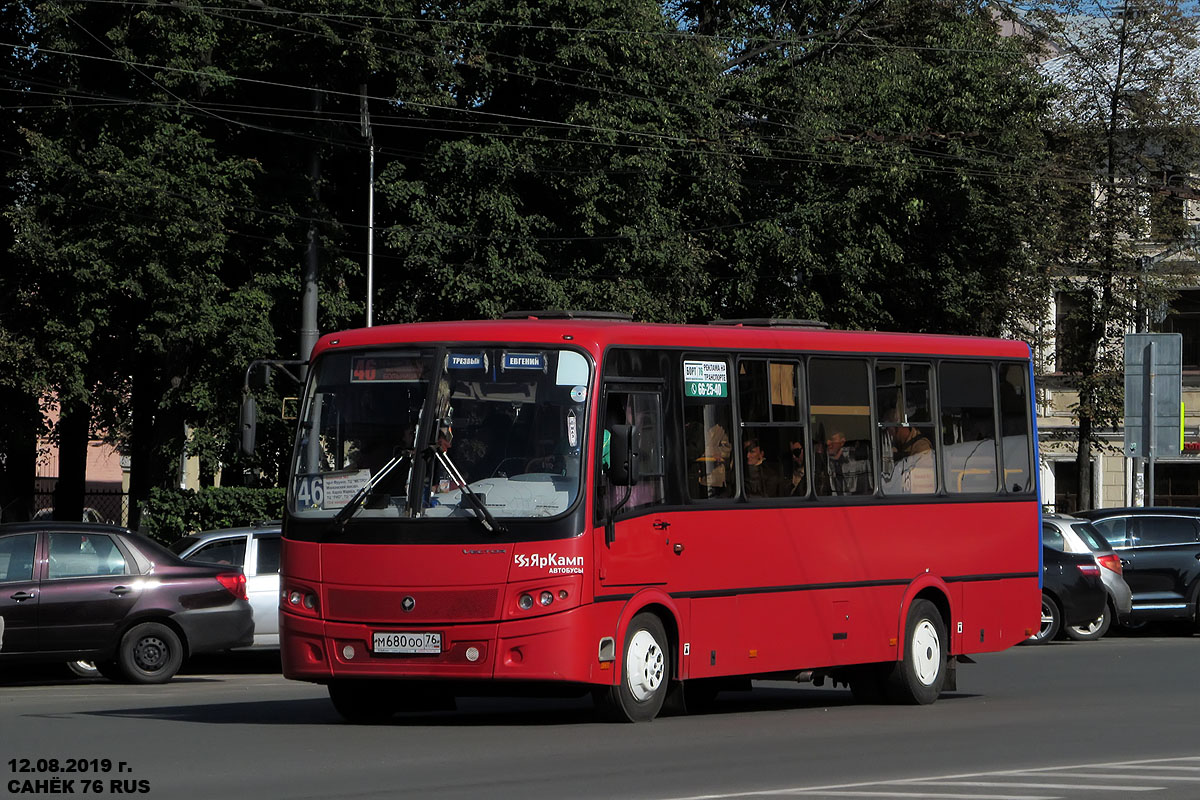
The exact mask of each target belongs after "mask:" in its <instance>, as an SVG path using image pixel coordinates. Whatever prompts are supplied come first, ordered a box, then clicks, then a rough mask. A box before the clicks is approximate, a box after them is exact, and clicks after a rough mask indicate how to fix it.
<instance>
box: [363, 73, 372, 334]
mask: <svg viewBox="0 0 1200 800" xmlns="http://www.w3.org/2000/svg"><path fill="white" fill-rule="evenodd" d="M359 96H360V97H361V103H360V106H359V107H360V109H361V112H362V135H363V138H364V139H366V140H367V150H368V151H369V152H370V154H371V155H370V165H371V166H370V173H369V179H368V181H367V327H368V328H369V327H371V324H372V303H373V301H374V298H375V137H374V135H373V134H372V133H371V112H370V111H369V110H368V109H367V85H366V84H365V83H364V84H361V85H360V86H359Z"/></svg>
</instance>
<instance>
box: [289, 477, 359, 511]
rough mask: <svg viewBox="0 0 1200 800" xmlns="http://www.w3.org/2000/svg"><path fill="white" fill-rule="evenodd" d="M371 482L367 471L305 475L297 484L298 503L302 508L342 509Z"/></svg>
mask: <svg viewBox="0 0 1200 800" xmlns="http://www.w3.org/2000/svg"><path fill="white" fill-rule="evenodd" d="M369 480H371V471H370V470H367V469H359V470H353V471H351V472H326V473H324V474H321V475H303V476H301V477H300V478H299V479H298V480H297V483H296V501H297V504H298V505H299V506H300V507H302V508H321V509H333V508H341V507H342V506H344V505H346V503H348V502H350V498H351V497H354V495H355V494H356V493H357V492H358V490H359V489H361V488H362V487H363V486H366V484H367V481H369Z"/></svg>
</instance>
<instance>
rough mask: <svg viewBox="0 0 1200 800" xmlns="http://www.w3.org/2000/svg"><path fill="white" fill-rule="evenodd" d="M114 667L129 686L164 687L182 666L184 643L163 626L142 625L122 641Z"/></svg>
mask: <svg viewBox="0 0 1200 800" xmlns="http://www.w3.org/2000/svg"><path fill="white" fill-rule="evenodd" d="M117 664H118V665H119V666H120V668H121V674H122V675H123V676H124V677H125V679H126V680H128V681H130V682H131V683H166V682H167V681H169V680H171V678H173V677H174V676H175V673H176V672H178V671H179V668H180V667H181V666H182V665H183V643H182V642H180V641H179V637H178V636H177V635H176V634H175V631H173V630H171V629H170V628H168V627H167V626H166V625H163V624H162V623H160V622H143V623H141V624H140V625H134V626H133V627H132V628H130V629H129V631H128V633H126V634H125V635H124V636H123V637H122V638H121V646H120V648H118V650H117Z"/></svg>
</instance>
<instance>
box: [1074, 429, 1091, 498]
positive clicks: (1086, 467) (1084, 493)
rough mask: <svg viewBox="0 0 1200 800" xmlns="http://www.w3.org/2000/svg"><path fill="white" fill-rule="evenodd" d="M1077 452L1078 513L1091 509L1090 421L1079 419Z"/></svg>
mask: <svg viewBox="0 0 1200 800" xmlns="http://www.w3.org/2000/svg"><path fill="white" fill-rule="evenodd" d="M1078 442H1079V452H1078V454H1077V455H1076V456H1075V464H1076V466H1077V467H1078V468H1079V487H1078V489H1079V508H1078V510H1079V511H1085V510H1087V509H1090V508H1092V507H1093V498H1092V419H1091V417H1088V416H1086V415H1080V417H1079V440H1078Z"/></svg>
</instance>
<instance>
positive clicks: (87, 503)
mask: <svg viewBox="0 0 1200 800" xmlns="http://www.w3.org/2000/svg"><path fill="white" fill-rule="evenodd" d="M33 505H34V514H35V515H36V516H39V517H49V516H52V515H53V514H54V493H53V492H37V493H36V494H35V495H34V497H33ZM83 519H84V521H85V522H109V523H112V524H114V525H125V524H126V523H127V522H128V520H129V495H128V494H127V493H125V492H122V491H120V490H119V489H117V490H111V491H89V492H86V493H85V494H84V496H83Z"/></svg>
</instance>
